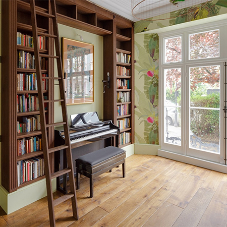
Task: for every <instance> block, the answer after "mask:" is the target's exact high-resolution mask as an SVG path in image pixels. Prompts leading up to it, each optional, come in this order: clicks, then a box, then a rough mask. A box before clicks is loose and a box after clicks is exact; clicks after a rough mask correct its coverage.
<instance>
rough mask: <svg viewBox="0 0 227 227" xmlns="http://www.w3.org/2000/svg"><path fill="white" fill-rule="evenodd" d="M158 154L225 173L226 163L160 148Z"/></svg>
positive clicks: (226, 171) (226, 170) (226, 169)
mask: <svg viewBox="0 0 227 227" xmlns="http://www.w3.org/2000/svg"><path fill="white" fill-rule="evenodd" d="M158 156H161V157H164V158H169V159H173V160H176V161H179V162H184V163H188V164H191V165H194V166H199V167H202V168H206V169H211V170H214V171H218V172H222V173H227V166H226V165H222V164H218V163H215V162H210V161H206V160H202V159H198V158H194V157H190V156H185V155H181V154H177V153H173V152H170V151H166V150H161V149H159V150H158Z"/></svg>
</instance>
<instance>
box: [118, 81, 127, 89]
mask: <svg viewBox="0 0 227 227" xmlns="http://www.w3.org/2000/svg"><path fill="white" fill-rule="evenodd" d="M117 88H118V89H129V88H130V82H129V80H126V79H117Z"/></svg>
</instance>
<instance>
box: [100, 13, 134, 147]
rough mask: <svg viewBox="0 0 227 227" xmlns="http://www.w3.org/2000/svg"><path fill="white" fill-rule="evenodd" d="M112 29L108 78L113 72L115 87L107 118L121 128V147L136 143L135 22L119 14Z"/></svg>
mask: <svg viewBox="0 0 227 227" xmlns="http://www.w3.org/2000/svg"><path fill="white" fill-rule="evenodd" d="M108 29H109V30H111V31H112V34H110V35H106V36H104V55H105V57H104V77H105V76H106V75H107V72H109V73H110V80H111V82H110V84H111V87H110V89H106V93H105V94H104V118H105V119H112V121H113V122H114V124H116V125H118V126H119V127H120V132H121V133H120V136H119V147H124V146H127V145H130V144H132V143H134V78H133V75H134V64H133V63H134V62H133V61H134V60H133V59H134V47H133V45H134V44H133V37H134V31H133V23H132V22H131V21H129V20H126V19H124V18H122V17H120V16H115V18H114V19H113V21H111V22H109V24H108ZM104 79H105V78H104Z"/></svg>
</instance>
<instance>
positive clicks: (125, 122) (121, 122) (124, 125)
mask: <svg viewBox="0 0 227 227" xmlns="http://www.w3.org/2000/svg"><path fill="white" fill-rule="evenodd" d="M117 126H118V127H119V128H120V130H121V129H126V128H130V118H124V119H121V120H117Z"/></svg>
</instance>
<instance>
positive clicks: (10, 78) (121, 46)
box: [1, 0, 134, 192]
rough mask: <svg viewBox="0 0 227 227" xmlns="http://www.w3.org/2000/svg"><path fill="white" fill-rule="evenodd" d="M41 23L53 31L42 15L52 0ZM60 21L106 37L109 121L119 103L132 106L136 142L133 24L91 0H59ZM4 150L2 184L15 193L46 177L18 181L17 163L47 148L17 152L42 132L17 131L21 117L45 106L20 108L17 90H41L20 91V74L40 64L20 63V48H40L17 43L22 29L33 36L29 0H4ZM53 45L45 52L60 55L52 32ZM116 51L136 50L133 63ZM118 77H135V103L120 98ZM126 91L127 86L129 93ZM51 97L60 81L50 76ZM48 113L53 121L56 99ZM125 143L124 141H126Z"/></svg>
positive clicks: (43, 4)
mask: <svg viewBox="0 0 227 227" xmlns="http://www.w3.org/2000/svg"><path fill="white" fill-rule="evenodd" d="M36 4H37V6H36V11H37V13H38V16H37V26H38V27H39V29H38V30H39V32H44V33H45V32H48V33H50V32H49V31H52V30H51V29H52V24H51V22H50V20H49V19H47V18H45V17H43V16H42V15H45V14H48V12H49V8H50V7H49V5H48V4H47V1H45V0H42V1H41V0H40V1H38V0H37V1H36ZM56 4H57V7H56V8H57V21H58V23H61V24H63V25H67V26H70V27H73V28H77V29H81V30H84V31H87V32H90V33H93V34H97V35H101V36H103V40H104V41H103V49H104V57H103V58H104V78H103V79H106V75H107V72H109V73H110V77H111V87H110V88H109V89H106V95H105V96H104V120H112V121H113V122H114V124H116V123H117V107H118V106H120V105H129V106H130V113H129V114H128V116H127V117H128V118H129V119H130V122H131V125H130V128H129V129H127V132H129V133H131V136H130V143H126V144H125V145H128V144H131V143H133V142H134V114H133V112H134V110H133V108H134V97H133V94H134V79H133V74H134V69H133V64H132V62H133V59H134V49H133V36H134V34H133V23H132V22H131V21H130V20H127V19H125V18H123V17H120V16H118V15H116V14H114V13H112V12H110V11H108V10H106V9H104V8H102V7H99V6H97V5H95V4H93V3H91V2H89V1H86V0H83V1H82V0H78V1H75V0H56ZM2 31H4V32H2V67H1V68H2V96H1V97H2V100H1V104H2V106H1V109H2V114H1V117H2V143H1V146H2V152H1V168H2V169H3V170H4V171H1V173H2V176H1V180H2V186H3V187H4V188H5V189H6V190H7V191H8V192H13V191H15V190H17V189H18V188H21V187H24V186H26V185H29V184H32V183H33V182H36V181H38V180H40V179H43V178H44V177H45V176H43V177H39V178H37V179H35V180H32V181H28V182H25V183H23V184H21V185H20V186H19V187H18V182H17V162H18V161H23V160H28V159H30V158H33V157H37V156H42V152H41V151H39V152H33V153H30V154H24V155H22V156H17V140H19V139H22V138H27V137H32V136H40V137H41V134H40V132H38V131H35V132H30V133H22V134H18V133H17V121H18V120H21V119H22V118H23V117H26V116H34V115H37V114H39V111H33V112H25V113H17V95H24V94H34V95H36V94H37V91H35V90H31V91H30V90H22V91H17V74H20V73H21V74H29V73H35V72H36V70H35V69H25V68H18V56H17V55H18V54H17V52H18V51H25V52H28V53H31V54H33V52H34V49H33V48H31V47H28V46H22V45H17V32H20V33H22V34H25V35H30V36H32V26H31V14H30V1H29V0H10V1H2ZM46 46H47V48H46V49H42V50H41V52H42V53H45V54H47V55H53V54H54V41H53V39H52V38H48V37H47V45H46ZM116 53H122V54H127V55H131V62H130V63H123V62H116ZM116 66H122V67H126V68H127V69H128V70H130V75H127V77H126V76H125V77H123V76H122V75H117V73H116ZM42 73H44V74H48V75H50V77H51V76H52V75H54V59H50V60H48V64H47V69H45V70H42ZM116 79H122V80H123V79H127V80H129V81H130V89H129V90H128V91H127V92H130V94H131V95H130V96H131V99H130V101H129V102H122V103H118V102H117V100H116V94H117V92H118V91H117V89H116ZM124 91H126V90H123V91H122V92H124ZM44 93H45V96H47V97H48V100H53V99H54V80H52V79H50V80H48V89H46V90H45V91H44ZM47 105H48V108H47V111H46V113H45V114H46V118H47V121H48V124H51V123H54V103H49V102H48V103H47ZM48 144H50V147H51V146H53V145H54V127H50V128H49V129H48ZM123 146H124V145H123ZM50 160H51V163H52V171H54V156H53V155H52V154H51V155H50Z"/></svg>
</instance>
